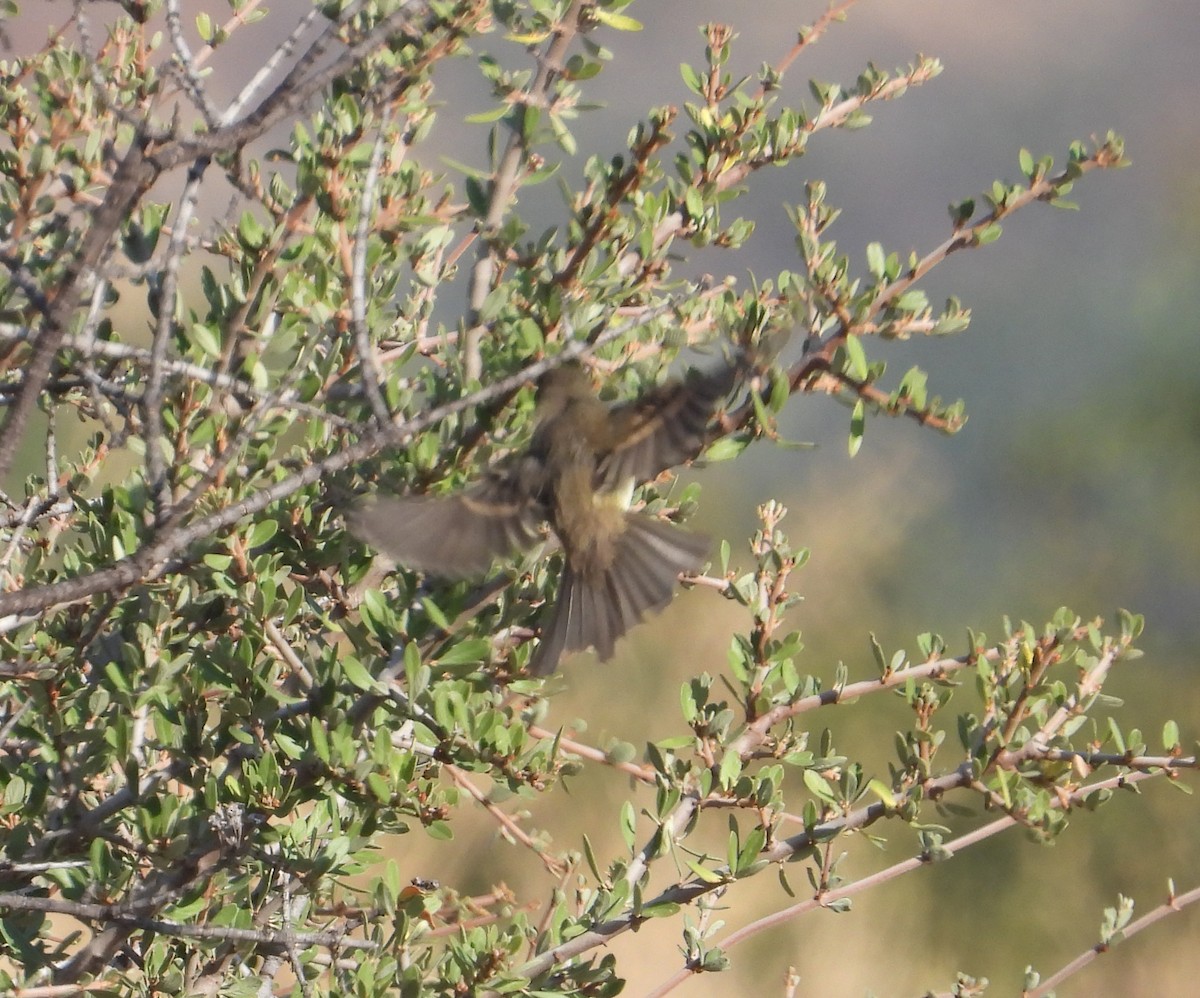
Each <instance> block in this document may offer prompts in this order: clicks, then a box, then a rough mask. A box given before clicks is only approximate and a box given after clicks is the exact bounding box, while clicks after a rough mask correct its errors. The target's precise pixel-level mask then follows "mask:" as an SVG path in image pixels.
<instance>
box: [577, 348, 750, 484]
mask: <svg viewBox="0 0 1200 998" xmlns="http://www.w3.org/2000/svg"><path fill="white" fill-rule="evenodd" d="M740 374H741V365H740V364H736V363H735V364H728V365H726V366H725V367H722V368H720V369H718V370H716V371H713V372H710V373H707V374H705V373H701V372H698V371H694V370H693V371H689V372H688V376H687V378H685V379H684V380H683V381H675V382H672V383H670V384H666V385H661V386H659V387H658V388H654V389H651V390H650V391H648V392H646V393H645V394H644V395H642V396H641V397H640V398H637V399H635V400H633V401H632V402H625V403H622V404H621V405H618V406H614V407H613V409H612V410H611V413H610V416H611V419H612V425H613V427H614V432H613V438H614V439H615V440H617V441H618V443H617V444H616V445H615V446H614V447H613V448H612V450H610V451H609V452H607V453H606V454H603V455H602V456H601V458H600V462H599V466H598V468H597V476H598V479H599V481H598V484H599V487H600V488H602V489H606V490H607V489H616V488H619V487H620V486H621V484H622V483H623V482H625V481H627V480H629V479H633V480H634V481H635V482H646V481H649V480H650V479H652V478H656V477H658V475H660V474H662V473H663V472H664V471H666V470H667V469H668V468H674V467H675V466H676V465H680V464H683V463H684V462H686V461H690V460H692V459H693V458H694V457H696V456H697V455H698V454H699V453H700V452H701V451H702V450H704V448H705V446H706V445H707V444H708V442H709V427H710V425H711V423H712V418H713V414H714V413H715V412H716V409H717V406H718V405H719V404H720V403H721V402H722V401H724V399H725V398H726V397H727V396H728V395H729V393H730V392H731V391H733V388H734V386H735V385H736V383H737V380H738V377H739V376H740Z"/></svg>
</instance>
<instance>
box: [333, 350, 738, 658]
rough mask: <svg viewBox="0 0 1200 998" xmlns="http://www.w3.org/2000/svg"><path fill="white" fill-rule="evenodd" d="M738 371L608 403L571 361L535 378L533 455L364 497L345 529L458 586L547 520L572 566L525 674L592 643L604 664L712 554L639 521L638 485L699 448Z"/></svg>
mask: <svg viewBox="0 0 1200 998" xmlns="http://www.w3.org/2000/svg"><path fill="white" fill-rule="evenodd" d="M744 370H745V365H744V364H743V363H741V362H739V361H732V362H728V363H727V364H726V365H725V366H723V367H721V368H719V369H717V370H715V371H713V372H709V373H701V372H697V371H694V370H693V371H690V372H689V373H688V376H687V377H686V378H684V379H682V380H678V381H673V382H669V383H667V384H664V385H660V386H658V387H656V388H653V389H651V390H649V391H647V392H646V393H644V394H643V395H642V396H641V397H640V398H637V399H634V400H633V401H629V402H623V403H618V404H615V405H609V404H608V403H605V402H603V401H601V400H600V399H599V398H598V397H597V395H596V393H595V390H594V388H593V386H592V384H591V379H590V378H589V376H588V374H587V372H586V371H585V369H584V368H583V367H582V366H581V365H580V364H579V363H577V362H575V361H568V362H566V363H564V364H562V365H560V366H558V367H555V368H553V369H551V370H550V371H548V372H547V373H546V374H545V375H543V376H542V378H541V379H540V380H539V381H538V391H537V404H536V409H535V417H536V426H535V429H534V433H533V437H532V439H531V441H530V444H529V447H528V449H526V450H525V451H523V452H522V453H520V454H518V455H515V456H514V457H513V458H510V459H508V460H506V461H503V462H500V463H498V464H497V465H496V466H495V467H493V468H490V469H488V470H487V471H486V472H485V473H484V475H483V476H482V478H481V479H480V481H478V482H477V483H475V484H474V485H472V486H469V487H468V488H466V489H465V490H464V491H462V492H460V493H459V494H457V495H453V496H445V497H431V496H406V497H377V498H373V499H369V500H367V501H366V502H364V503H363V504H362V505H360V506H359V507H357V508H356V509H355V510H353V511H352V512H351V514H350V517H349V520H350V527H351V529H352V530H353V532H354V533H355V534H357V535H358V536H359V537H360V538H362V539H363V540H364V541H366V542H367V543H369V544H371V545H372V546H373V547H375V548H378V549H379V550H381V551H383V552H385V553H386V554H388V555H389V556H390V557H391V558H393V559H394V560H395V561H396V563H397V564H399V565H402V566H404V567H406V568H411V569H417V570H420V571H424V572H427V573H429V574H431V575H438V576H442V577H448V578H463V577H468V576H472V575H481V574H483V573H484V572H485V571H487V569H488V567H489V566H490V565H491V564H492V562H493V561H494V560H495V559H496V558H498V557H502V556H504V555H508V554H512V553H514V552H518V551H524V550H527V549H529V548H532V547H533V546H534V545H536V544H537V543H539V542H540V541H542V540H544V532H543V530H542V525H543V524H549V526H550V528H551V529H552V530H553V531H554V534H555V535H556V536H557V537H558V539H559V541H560V542H561V544H562V548H563V551H564V554H565V564H564V567H563V571H562V577H561V579H560V581H559V585H558V596H557V599H556V600H555V602H554V606H553V609H552V610H551V611H550V618H549V621H548V623H547V624H546V625H545V626H543V627H542V629H541V641H540V644H539V646H538V648H537V650H536V652H535V653H534V656H533V658H532V660H531V662H530V671H531V672H532V673H533V674H534V675H547V674H549V673H551V672H553V671H554V670H555V669H556V668H557V666H558V662H559V659H560V658H561V657H562V656H563V655H566V654H569V653H571V652H575V651H581V650H583V649H586V648H589V647H591V648H595V650H596V653H597V655H598V656H599V658H600V660H601V661H604V660H606V659H609V658H611V657H612V654H613V648H614V646H615V645H616V643H617V640H618V639H619V638H620V637H621V636H622V635H623V634H624V633H625V632H626V631H628V630H629V629H630V628H631V627H633V626H634V625H635V624H636V623H637V622H638V621H639V620H641V618H642V617H643V616H644V615H645V614H647V613H651V612H656V611H659V610H662V609H663V608H664V607H665V606H667V604H668V603H670V602H671V599H672V597H673V595H674V592H675V583H676V580H677V578H678V576H679V575H680V573H682V572H689V573H690V572H696V571H698V570H699V569H700V568H701V567H702V565H703V564H704V562H705V560H706V557H707V555H708V551H709V547H710V542H709V539H708V538H707V537H704V536H702V535H700V534H696V533H693V532H691V531H688V530H684V529H683V528H681V527H677V526H675V525H674V524H671V523H667V522H666V521H664V520H659V519H656V518H654V517H652V516H649V515H647V514H644V513H635V512H631V511H630V510H629V509H628V507H629V503H630V499H631V497H632V493H633V488H634V486H635V485H637V484H640V483H642V482H647V481H650V480H651V479H653V478H656V477H657V476H658V475H659V474H661V473H662V472H664V471H666V470H667V469H669V468H673V467H675V466H676V465H679V464H682V463H684V462H686V461H690V460H691V459H692V458H694V457H696V456H697V455H698V454H699V453H700V451H701V450H703V449H704V447H705V445H706V444H707V443H708V442H709V439H710V435H709V430H710V425H711V424H712V422H713V417H714V415H715V413H716V409H717V407H718V406H719V404H720V403H721V402H722V401H724V400H725V399H726V398H727V397H728V396H729V394H730V393H731V392H732V391H733V389H734V387H735V386H736V385H737V383H738V380H739V378H740V377H741V376H742V374H743V372H744Z"/></svg>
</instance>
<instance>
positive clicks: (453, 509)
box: [348, 469, 546, 578]
mask: <svg viewBox="0 0 1200 998" xmlns="http://www.w3.org/2000/svg"><path fill="white" fill-rule="evenodd" d="M545 518H546V512H545V510H544V508H543V507H542V506H541V504H540V502H539V501H538V500H537V498H536V497H535V496H531V495H530V493H529V491H528V489H527V483H525V482H523V481H521V478H520V476H519V475H517V474H514V473H513V472H512V470H511V469H510V470H508V471H502V470H496V471H493V472H491V473H489V474H488V475H487V477H485V478H484V479H483V480H482V481H480V482H479V483H477V484H476V485H473V486H471V487H470V488H469V489H467V490H466V491H464V492H461V493H459V494H457V495H453V496H402V497H384V498H376V499H369V500H367V501H366V502H365V503H363V504H362V505H361V506H359V507H358V508H356V509H355V510H353V511H352V512H351V513H350V515H349V518H348V519H349V524H350V529H351V530H352V531H353V532H354V533H355V534H356V535H357V536H358V537H360V538H362V539H363V540H364V541H366V542H367V543H368V544H370V545H371V546H372V547H375V548H378V549H379V550H380V551H383V552H384V553H385V554H387V555H389V556H390V557H391V558H393V559H394V560H395V561H396V564H398V565H400V566H401V567H403V568H410V569H417V570H419V571H423V572H429V573H430V574H432V575H441V576H445V577H448V578H464V577H467V576H472V575H481V574H483V573H484V572H486V571H487V569H488V567H489V566H490V565H491V564H492V562H493V561H495V560H496V559H497V558H500V557H503V556H504V555H508V554H512V553H513V552H515V551H523V550H525V549H527V548H530V547H532V546H533V545H534V544H536V543H537V542H538V541H539V540H541V539H542V536H543V535H542V532H541V530H540V529H539V528H540V526H541V523H542V521H543V520H544V519H545Z"/></svg>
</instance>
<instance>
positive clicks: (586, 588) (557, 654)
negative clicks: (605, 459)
mask: <svg viewBox="0 0 1200 998" xmlns="http://www.w3.org/2000/svg"><path fill="white" fill-rule="evenodd" d="M709 547H710V542H709V539H708V538H707V537H704V536H702V535H700V534H694V533H691V532H690V531H687V530H683V529H682V528H680V527H676V526H674V525H672V524H670V523H666V522H664V521H662V520H654V519H651V518H650V517H648V516H645V515H641V514H637V513H626V514H625V529H624V530H623V531H622V532H621V534H620V536H619V537H618V539H617V541H616V554H615V556H614V557H613V560H612V563H611V564H610V565H609V566H608V567H607V568H606V569H604V570H603V571H601V572H595V573H587V574H586V575H585V574H583V573H580V572H577V571H575V570H574V569H573V568H572V567H571V565H570V563H569V562H568V564H567V565H566V567H565V568H564V569H563V574H562V579H561V581H560V582H559V587H558V599H557V600H556V601H555V604H554V610H553V612H552V614H551V617H550V621H549V623H548V624H547V625H546V626H545V627H543V628H542V639H541V644H540V645H539V646H538V649H537V651H536V652H535V653H534V656H533V659H532V661H531V662H530V664H529V668H530V671H531V672H532V673H533V674H534V675H536V676H544V675H547V674H549V673H551V672H553V671H554V670H555V669H556V668H557V667H558V660H559V659H560V658H561V657H562V656H563V655H566V654H569V653H570V652H574V651H582V650H583V649H584V648H595V649H596V654H597V655H598V656H599V658H600V660H601V661H604V660H605V659H608V658H611V657H612V653H613V648H614V646H615V645H616V643H617V640H618V639H619V638H620V637H621V635H623V634H624V633H625V632H626V631H628V630H629V629H630V628H631V627H633V625H634V624H636V623H637V622H638V621H639V620H641V619H642V617H643V615H645V614H647V613H655V612H657V611H659V610H662V609H663V608H664V607H665V606H666V605H667V604H668V603H670V602H671V598H672V596H674V594H675V582H676V580H677V578H678V576H679V574H680V573H681V572H695V571H697V570H699V569H700V567H701V566H702V565H703V564H704V561H705V559H706V557H707V556H708V551H709Z"/></svg>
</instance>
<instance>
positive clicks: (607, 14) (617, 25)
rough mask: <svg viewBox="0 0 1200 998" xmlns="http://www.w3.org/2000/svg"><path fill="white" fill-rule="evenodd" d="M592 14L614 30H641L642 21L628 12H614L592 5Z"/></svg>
mask: <svg viewBox="0 0 1200 998" xmlns="http://www.w3.org/2000/svg"><path fill="white" fill-rule="evenodd" d="M591 15H592V17H594V18H595V19H596V20H597V21H599V22H600V23H601V24H607V25H608V26H609V27H610V28H612V29H613V30H614V31H641V30H642V22H641V21H635V20H634V19H633V18H632V17H629V16H628V15H626V14H614V13H613V12H612V11H611V10H605V9H604V8H603V7H600V6H592V7H591Z"/></svg>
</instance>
